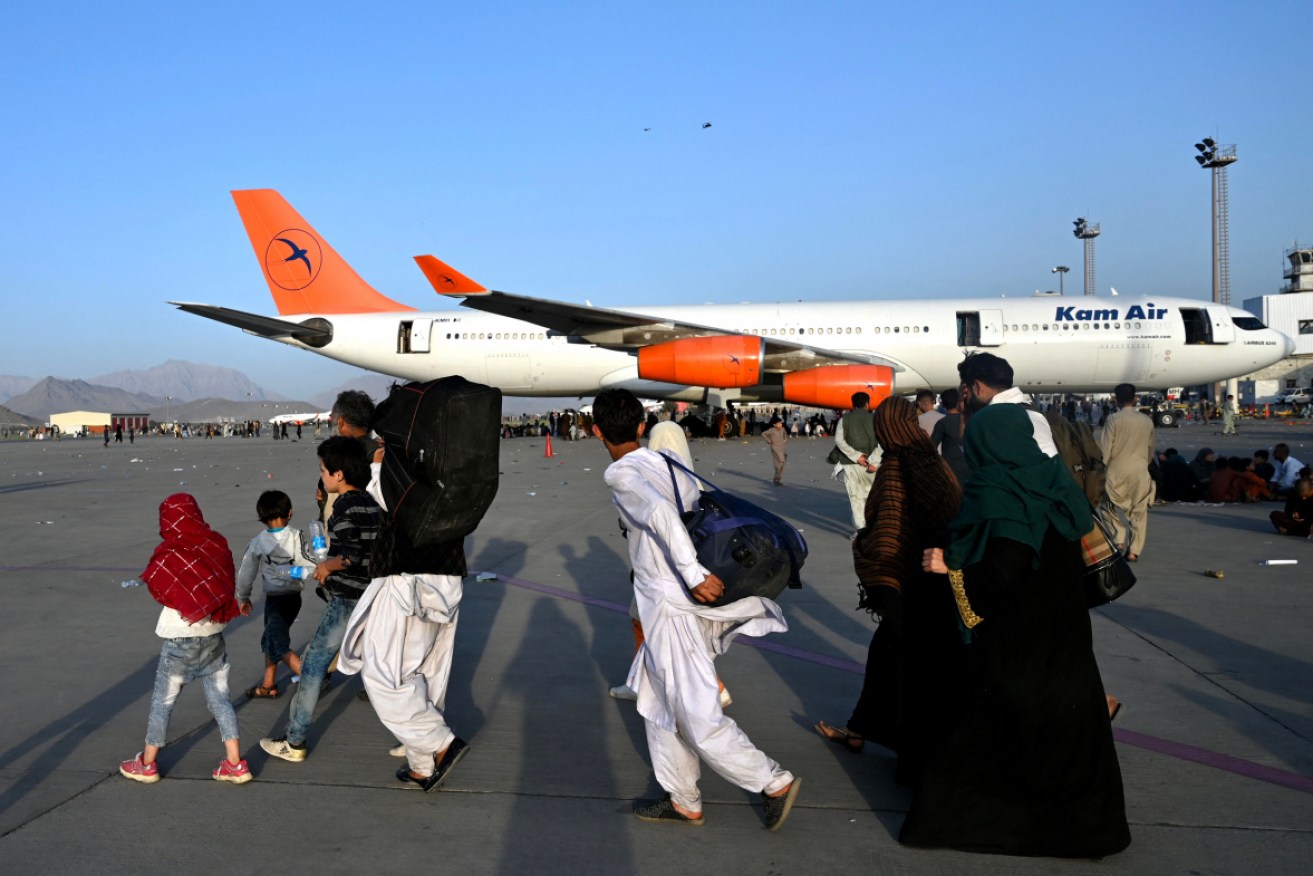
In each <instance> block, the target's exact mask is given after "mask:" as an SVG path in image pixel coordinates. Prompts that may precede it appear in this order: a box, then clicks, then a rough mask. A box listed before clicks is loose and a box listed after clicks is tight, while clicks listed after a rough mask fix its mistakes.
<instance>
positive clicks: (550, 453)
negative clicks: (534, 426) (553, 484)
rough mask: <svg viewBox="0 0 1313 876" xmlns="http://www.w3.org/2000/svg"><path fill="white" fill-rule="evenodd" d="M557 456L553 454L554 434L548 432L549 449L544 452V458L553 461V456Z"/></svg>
mask: <svg viewBox="0 0 1313 876" xmlns="http://www.w3.org/2000/svg"><path fill="white" fill-rule="evenodd" d="M555 455H556V454H555V453H552V433H551V432H548V433H547V449H546V450H545V451H543V456H544V457H545V458H547V459H551V458H552V457H553V456H555Z"/></svg>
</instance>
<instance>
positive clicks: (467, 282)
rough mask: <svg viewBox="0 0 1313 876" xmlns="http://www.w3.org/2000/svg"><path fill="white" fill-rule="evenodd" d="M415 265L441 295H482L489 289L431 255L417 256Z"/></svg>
mask: <svg viewBox="0 0 1313 876" xmlns="http://www.w3.org/2000/svg"><path fill="white" fill-rule="evenodd" d="M415 264H417V265H419V269H420V270H421V271H423V272H424V276H425V277H427V278H428V281H429V285H431V286H432V287H433V291H435V292H437V293H438V294H439V295H482V294H483V293H485V292H487V291H488V290H487V288H486V287H484V286H480V285H479V284H478V283H476V282H474V281H473V280H471V279H470V278H469V277H467V276H465V275H464V274H462V273H461V272H460V271H458V270H456V269H455V268H453V267H451V266H450V265H448V264H446V263H445V262H442V261H439V260H438V259H437V258H436V257H434V256H431V255H422V256H415Z"/></svg>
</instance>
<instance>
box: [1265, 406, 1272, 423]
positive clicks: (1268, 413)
mask: <svg viewBox="0 0 1313 876" xmlns="http://www.w3.org/2000/svg"><path fill="white" fill-rule="evenodd" d="M1270 416H1272V406H1271V405H1263V419H1264V420H1266V419H1267V418H1268V417H1270Z"/></svg>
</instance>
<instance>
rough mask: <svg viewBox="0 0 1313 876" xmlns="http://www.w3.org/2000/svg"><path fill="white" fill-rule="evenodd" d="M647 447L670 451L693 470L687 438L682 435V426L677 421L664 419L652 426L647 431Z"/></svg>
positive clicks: (691, 455) (659, 450)
mask: <svg viewBox="0 0 1313 876" xmlns="http://www.w3.org/2000/svg"><path fill="white" fill-rule="evenodd" d="M647 449H648V450H655V451H657V452H658V453H660V452H661V451H663V450H668V451H671V452H673V453H674V454H675V456H677V457H679V461H680V462H682V463H684V465H685V467H687V468H688V470H689V471H692V470H693V454H692V453H691V452H690V451H689V449H688V439H687V438H685V437H684V427H683V426H680V425H679V424H678V423H674V422H671V421H670V420H665V421H664V422H660V423H657V424H656V425H655V426H653V427H652V431H651V432H649V433H647Z"/></svg>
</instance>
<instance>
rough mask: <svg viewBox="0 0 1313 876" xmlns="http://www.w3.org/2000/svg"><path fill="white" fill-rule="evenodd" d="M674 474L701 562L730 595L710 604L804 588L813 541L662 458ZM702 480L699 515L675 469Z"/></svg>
mask: <svg viewBox="0 0 1313 876" xmlns="http://www.w3.org/2000/svg"><path fill="white" fill-rule="evenodd" d="M661 455H662V457H663V458H664V459H665V461H666V466H667V467H668V468H669V469H670V483H671V486H672V487H674V490H675V503H676V505H677V506H678V508H679V514H680V517H682V518H683V520H684V526H685V527H686V528H687V529H688V534H689V536H690V537H691V538H692V539H693V546H694V547H695V548H697V552H698V562H699V563H701V564H702V565H703V566H705V567H706V568H707V569H708V570H709V571H710V572H712V573H713V574H715V576H716V577H717V578H719V579H720V580H721V581H723V582H725V592H724V593H723V594H721V596H720V598H719V599H717V600H716V601H715V602H711V603H707V604H708V605H728V604H729V603H731V602H736V601H738V600H740V599H742V598H744V597H745V596H764V597H766V598H767V599H775V598H777V597H778V596H779V595H780V594H781V593H783V592H784V588H786V587H793V588H798V587H801V586H802V580H801V579H800V578H799V577H798V575H799V572H801V570H802V564H803V561H804V560H806V559H807V542H806V541H805V540H804V539H803V537H802V533H801V532H799V531H798V530H797V529H796V528H795V527H794V526H793V525H792V524H791V523H789V522H788V521H787V520H784V519H783V518H781V517H778V516H776V515H775V514H772V513H771V512H769V511H767V510H766V509H764V508H761V507H758V506H757V505H754V504H752V503H751V502H749V501H748V500H747V499H741V498H739V497H738V496H734V495H731V494H729V493H726V492H725V491H724V490H720V489H717V488H716V485H715V484H713V483H712V482H711V481H709V480H707V479H706V478H704V477H702V476H701V475H699V474H698V473H696V472H694V471H692V470H690V469H688V468H686V467H685V466H683V465H682V464H680V463H678V462H676V461H675V460H673V459H671V458H670V457H669V456H666V455H665V454H664V453H663V454H661ZM676 468H678V469H679V470H680V471H683V472H685V473H687V474H688V475H690V476H692V477H694V478H696V479H697V480H700V481H702V483H704V484H706V485H707V486H708V487H709V488H710V489H708V490H704V491H703V492H702V495H701V497H700V499H699V502H698V508H697V510H694V511H686V510H685V509H684V502H683V500H682V499H681V498H680V496H679V485H678V483H676V481H675V469H676Z"/></svg>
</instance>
